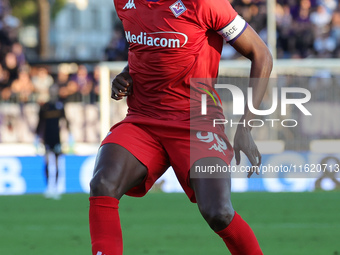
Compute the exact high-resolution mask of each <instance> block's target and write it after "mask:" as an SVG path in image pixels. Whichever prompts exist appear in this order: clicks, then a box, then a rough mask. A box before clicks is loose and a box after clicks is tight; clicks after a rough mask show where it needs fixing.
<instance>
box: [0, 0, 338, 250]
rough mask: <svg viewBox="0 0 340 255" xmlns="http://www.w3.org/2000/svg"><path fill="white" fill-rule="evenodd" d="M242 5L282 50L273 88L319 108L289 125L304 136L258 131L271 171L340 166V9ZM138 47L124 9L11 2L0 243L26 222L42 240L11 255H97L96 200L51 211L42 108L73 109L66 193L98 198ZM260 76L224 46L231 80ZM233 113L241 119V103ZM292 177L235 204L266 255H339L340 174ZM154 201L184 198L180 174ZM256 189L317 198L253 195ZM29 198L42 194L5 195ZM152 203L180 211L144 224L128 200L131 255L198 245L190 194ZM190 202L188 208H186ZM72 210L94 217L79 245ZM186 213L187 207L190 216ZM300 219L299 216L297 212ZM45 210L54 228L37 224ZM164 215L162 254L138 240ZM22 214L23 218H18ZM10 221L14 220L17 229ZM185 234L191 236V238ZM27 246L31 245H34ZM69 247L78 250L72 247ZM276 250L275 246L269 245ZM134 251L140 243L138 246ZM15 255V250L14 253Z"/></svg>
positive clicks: (281, 2) (239, 185)
mask: <svg viewBox="0 0 340 255" xmlns="http://www.w3.org/2000/svg"><path fill="white" fill-rule="evenodd" d="M230 2H231V3H232V5H233V6H234V8H235V9H236V10H237V11H238V12H239V13H240V14H241V15H242V16H243V17H244V19H245V20H246V21H247V22H248V23H249V24H251V25H252V27H253V28H254V29H255V30H256V31H257V32H258V33H259V35H260V36H261V37H262V38H263V40H264V41H266V42H267V44H268V46H269V48H270V49H271V51H272V54H273V56H274V58H275V61H274V70H273V78H272V79H273V80H275V86H279V87H286V86H292V87H297V86H299V87H303V88H306V89H308V90H309V91H311V93H312V100H311V102H310V103H308V109H309V110H310V111H311V112H312V114H313V117H312V118H303V116H301V112H300V111H299V110H298V109H297V108H294V107H291V108H289V109H288V113H287V116H286V117H285V118H286V119H290V118H293V119H298V120H299V125H298V127H296V128H284V129H283V128H280V126H279V125H278V126H276V127H274V128H270V129H266V128H261V129H258V130H256V129H254V131H253V134H254V137H255V139H256V140H257V143H258V146H259V148H260V151H262V152H263V154H264V155H263V163H264V164H272V165H280V164H283V165H285V164H291V163H292V164H296V165H304V164H320V163H323V164H330V165H335V164H340V149H339V148H340V139H339V138H340V121H339V117H338V116H340V102H339V100H338V99H339V98H340V68H339V67H340V59H339V57H340V6H339V3H338V1H337V0H267V1H266V0H230ZM127 48H128V46H127V43H126V41H125V38H124V32H123V30H122V27H121V24H120V22H119V19H118V18H117V16H116V14H115V10H114V6H113V4H112V1H107V0H37V1H33V0H10V1H9V0H0V195H4V196H0V208H1V210H0V211H1V213H2V214H3V215H2V217H1V219H2V220H1V224H0V233H2V234H0V237H1V239H2V240H7V239H4V238H5V236H6V235H5V234H4V233H5V232H7V233H11V234H9V235H8V237H7V238H8V239H10V238H11V237H12V238H15V236H16V235H17V234H16V233H17V232H20V229H21V226H24V225H25V223H24V222H26V221H27V225H26V226H24V227H23V229H22V230H23V232H22V233H24V232H25V231H27V232H25V233H28V232H29V233H36V234H37V237H36V238H34V236H32V237H31V239H30V238H28V237H27V234H22V235H20V234H19V237H23V239H22V241H21V242H20V245H17V247H15V243H13V242H10V241H8V242H7V241H4V242H1V243H3V244H1V245H0V254H7V253H8V254H21V253H22V252H23V253H24V254H36V253H43V252H45V253H46V249H47V248H48V247H51V246H52V245H53V244H54V243H56V242H58V241H60V242H61V244H60V243H59V245H61V246H62V245H63V244H65V247H68V248H72V249H74V250H77V249H78V248H79V247H81V249H80V251H78V250H77V251H76V252H75V254H84V253H87V254H88V253H89V244H88V242H89V237H88V235H87V225H86V224H87V222H86V211H87V202H86V201H85V202H84V201H83V200H84V199H85V200H86V196H87V195H86V194H67V195H65V196H64V197H63V198H62V200H61V201H58V202H57V203H59V204H53V203H52V202H50V201H49V202H47V201H46V200H43V198H42V196H41V194H42V193H43V192H44V191H45V188H46V187H45V181H44V176H43V170H44V166H43V156H42V155H43V154H44V148H43V147H42V145H41V144H39V143H38V142H37V139H36V135H35V129H36V125H37V121H38V110H39V104H41V103H42V102H43V101H44V100H46V94H47V93H48V88H49V87H50V86H56V87H57V88H58V89H59V97H60V100H62V102H63V103H64V104H65V110H66V116H67V118H68V119H69V121H70V129H71V132H68V131H67V129H66V124H65V123H61V125H62V131H61V135H62V142H63V146H62V147H63V151H64V153H65V154H64V156H63V157H61V158H60V162H59V163H60V167H61V173H60V182H59V187H58V188H59V192H61V193H88V192H89V187H88V183H89V180H90V178H91V175H92V170H93V164H94V160H95V154H96V151H97V148H98V146H99V143H100V141H101V139H102V138H103V137H104V136H105V135H106V132H107V131H108V129H109V127H110V126H111V125H112V124H114V123H116V122H117V121H119V120H121V119H122V118H123V117H124V115H125V113H126V105H125V101H120V102H113V101H112V100H110V87H109V84H110V80H111V79H112V78H113V77H114V76H115V75H116V74H117V73H119V72H120V70H121V69H122V68H123V67H124V65H125V64H126V60H127ZM249 68H250V63H249V61H247V60H245V59H243V58H241V57H240V56H239V55H238V54H237V53H236V52H235V51H234V50H233V48H232V47H230V46H229V45H225V46H224V49H223V54H222V60H221V64H220V78H221V79H222V78H224V77H246V76H247V74H248V73H249ZM44 98H45V99H44ZM223 105H226V106H227V109H231V104H230V102H229V103H228V102H226V104H223ZM263 105H264V108H265V106H266V105H267V106H268V105H269V106H270V105H271V97H270V96H267V97H266V98H265V100H264V103H263ZM267 108H268V107H267ZM265 109H266V108H265ZM232 133H233V129H232V128H231V129H228V136H229V137H230V138H231V140H232ZM70 134H71V135H70ZM52 163H53V162H52ZM242 164H245V165H246V164H248V162H246V160H244V161H243V162H242ZM52 167H53V164H52ZM266 177H267V178H266ZM290 177H291V176H288V175H282V174H280V173H277V174H274V175H267V176H266V175H263V176H260V177H256V178H252V179H245V178H236V179H234V180H233V191H234V192H242V193H237V194H235V200H236V201H235V204H236V206H237V208H240V210H242V209H243V211H242V213H243V214H244V215H245V217H246V218H247V219H248V220H249V222H250V224H251V225H252V224H253V227H254V230H255V231H257V232H260V233H262V234H260V236H259V238H260V240H262V243H263V244H264V247H265V248H264V251H266V252H265V254H339V252H340V248H339V245H338V244H337V245H333V243H335V242H336V240H339V237H340V236H339V234H338V233H337V232H336V230H337V229H339V224H340V223H339V219H338V218H337V217H336V212H337V211H338V209H339V208H337V207H336V204H338V201H339V193H338V192H334V191H336V190H338V189H340V176H339V173H335V172H329V173H327V174H326V175H322V174H317V175H313V176H312V177H311V176H309V178H290ZM319 190H320V192H319ZM153 191H154V192H160V191H162V192H169V193H173V192H181V189H180V187H179V185H178V184H177V182H176V179H175V177H174V175H173V174H172V172H171V171H169V172H168V173H166V174H165V175H164V176H163V177H162V178H161V179H160V180H159V181H158V183H157V185H156V186H155V187H154V189H153ZM254 191H266V192H311V193H300V194H296V193H282V194H277V193H275V194H271V193H270V194H269V193H268V194H267V193H252V192H254ZM23 194H30V195H25V196H22V197H21V196H19V197H8V196H5V195H23ZM31 194H36V195H31ZM150 195H151V196H150V198H145V199H144V198H143V200H142V201H146V202H149V203H150V204H151V205H152V204H153V203H156V204H157V205H159V208H162V209H164V208H165V207H166V208H168V211H169V212H171V213H169V214H167V215H165V214H164V212H163V210H162V211H160V212H158V211H157V208H154V210H155V214H151V215H142V216H141V218H138V217H137V216H136V215H135V214H132V213H130V214H129V212H131V211H133V212H135V208H134V207H135V206H137V207H138V209H140V210H141V211H142V210H143V209H142V208H143V206H142V205H139V202H137V201H136V200H134V199H130V198H126V206H125V207H124V206H123V205H122V206H123V209H122V210H124V212H125V213H126V216H125V218H124V216H122V217H123V220H125V222H124V223H125V224H127V230H126V231H127V235H131V240H133V241H128V240H127V242H128V245H127V246H128V248H127V251H128V254H173V253H175V251H173V250H171V247H172V246H173V247H175V246H176V245H182V246H188V247H190V248H191V245H189V244H192V245H193V246H195V240H191V239H192V238H193V237H192V236H191V235H190V233H191V231H190V230H189V229H190V227H191V223H192V220H191V219H189V218H186V219H185V220H183V219H180V217H182V215H184V214H189V215H193V218H195V217H196V218H199V216H198V215H197V212H196V210H195V209H193V208H194V207H193V206H191V205H186V204H187V203H186V202H187V201H185V198H183V196H182V195H183V194H169V195H167V196H165V197H162V198H161V199H160V198H158V197H157V196H158V195H157V194H150ZM182 200H184V201H185V202H183V203H182ZM237 200H239V202H238V201H237ZM314 200H315V201H314ZM178 201H179V202H178ZM256 201H258V203H256ZM177 202H178V203H179V205H178V208H179V209H178V211H176V210H171V208H172V206H169V204H170V205H173V206H175V207H177V204H176V203H177ZM275 202H279V203H280V205H277V208H275V206H273V204H276V203H275ZM246 204H247V207H246ZM248 204H249V205H248ZM72 205H73V208H74V205H79V208H78V209H74V211H72V212H71V213H70V214H72V213H74V214H76V215H78V214H79V215H82V216H81V217H83V218H81V219H79V227H80V228H79V229H78V231H81V232H82V233H81V234H79V233H78V232H77V229H76V228H77V226H74V229H73V230H72V231H71V232H70V235H67V237H66V236H65V237H61V236H62V235H63V233H64V232H65V231H69V228H68V227H66V225H62V226H59V227H58V225H59V224H61V222H62V221H64V220H66V219H68V220H69V221H70V222H72V221H75V219H74V218H72V215H69V213H68V210H69V207H70V206H72ZM285 205H286V206H285ZM59 206H60V207H59ZM180 206H183V211H181V208H182V207H180ZM248 206H249V208H250V209H249V208H248ZM278 208H279V209H278ZM138 209H136V210H137V211H138ZM294 210H296V211H295V212H296V214H293V213H292V211H294ZM15 212H16V213H15ZM17 212H22V213H24V214H25V216H24V217H22V215H21V214H18V213H17ZM25 212H27V214H26V213H25ZM37 212H39V216H41V217H42V218H40V217H37V218H35V217H36V216H35V214H36V213H37ZM84 212H85V214H84ZM156 212H157V213H156ZM181 213H182V214H181ZM157 214H160V215H165V216H166V217H168V218H169V219H170V220H169V222H172V223H171V224H168V225H166V226H164V228H163V230H162V231H165V233H164V236H162V237H161V238H160V239H161V240H163V241H160V245H161V246H162V247H163V246H164V247H163V248H155V247H153V248H150V247H148V246H147V245H145V244H143V242H144V241H145V242H148V241H149V240H152V238H151V237H153V236H152V235H151V237H150V239H141V240H138V238H136V237H134V231H137V232H139V233H142V232H143V229H142V228H140V229H134V226H133V225H138V224H139V223H140V222H141V221H143V222H144V221H146V222H149V223H150V224H151V223H152V222H155V223H158V222H162V224H164V221H163V220H164V219H163V220H161V219H158V218H157V217H158V216H157ZM11 215H12V216H13V218H11V217H9V216H11ZM254 215H255V216H254ZM269 215H270V216H269ZM50 216H51V217H56V219H58V220H59V221H58V220H56V221H55V222H54V223H53V224H54V225H51V226H50V225H49V223H47V222H48V218H49V217H50ZM70 217H71V218H70ZM129 217H130V218H129ZM135 217H137V218H135ZM19 218H20V220H19ZM44 218H46V219H44ZM5 219H8V221H7V224H5V222H6V221H5ZM155 219H156V220H155ZM252 220H253V221H252ZM37 221H38V222H40V223H41V224H40V225H39V224H38V223H37ZM188 221H189V222H190V224H187V225H186V226H187V228H186V229H184V228H183V226H182V227H181V224H182V223H183V222H188ZM197 221H199V220H197ZM266 221H267V222H266ZM129 222H131V223H129ZM51 224H52V223H51ZM70 224H71V223H70ZM159 224H160V223H159ZM192 224H193V225H194V224H196V223H192ZM197 224H202V225H198V226H196V225H195V226H196V227H197V229H195V227H194V229H193V231H195V233H200V232H204V233H206V232H209V231H207V227H206V226H205V225H204V223H202V222H199V223H197ZM172 225H176V226H178V229H171V226H172ZM71 226H72V224H71ZM85 229H86V230H85ZM50 230H52V231H53V232H55V233H58V231H59V232H60V235H59V236H53V235H51V234H50ZM201 230H202V231H201ZM73 231H74V232H73ZM150 231H151V232H152V231H155V232H156V233H159V231H160V229H157V228H151V230H150ZM167 231H169V234H167V233H168V232H167ZM171 231H172V232H171ZM176 231H177V232H176ZM178 231H183V235H180V234H179V233H182V232H178ZM268 232H270V233H273V235H270V234H268ZM41 233H46V237H49V239H52V240H54V242H50V241H48V240H45V242H46V245H45V246H41V245H40V244H37V243H35V244H32V242H33V243H34V242H37V241H33V240H37V239H39V238H40V237H41ZM48 233H49V234H48ZM71 233H73V234H71ZM84 233H86V234H84ZM204 233H202V235H201V236H196V235H195V237H196V238H197V240H201V239H202V241H201V243H204V240H209V241H210V240H213V239H214V238H213V237H210V236H204ZM265 233H266V234H265ZM191 234H192V233H191ZM26 237H27V238H28V239H27V241H25V240H24V238H26ZM156 237H157V235H156ZM156 237H155V238H156ZM66 238H68V240H69V241H65V240H66ZM162 238H163V239H162ZM176 238H177V239H176ZM200 238H201V239H200ZM336 238H337V239H336ZM46 239H47V238H46ZM70 240H71V241H70ZM171 240H174V242H173V243H172V242H171ZM183 240H186V241H183ZM266 240H268V243H273V244H271V245H269V244H268V243H267V242H266ZM49 242H50V243H49ZM134 242H135V243H137V244H136V245H135V246H136V248H134V247H135V246H134V245H133V243H134ZM150 242H151V241H150ZM161 242H163V243H164V244H161ZM212 242H213V241H212ZM171 243H172V244H171ZM207 243H208V242H207ZM286 243H289V247H286V248H283V247H284V246H285V245H286ZM321 243H322V245H321ZM5 244H7V245H5ZM216 245H218V246H217V247H221V246H220V244H217V243H213V245H208V244H207V249H206V250H201V247H199V248H198V249H197V247H196V250H195V251H193V250H192V249H191V250H185V249H186V248H183V249H184V250H183V252H182V253H180V252H176V253H177V254H207V253H215V254H222V252H223V249H220V248H216ZM40 246H41V247H40ZM196 246H197V245H196ZM306 246H309V248H306ZM20 247H21V248H20ZM39 247H40V248H39ZM84 247H85V248H86V249H85V248H84ZM13 249H14V252H11V251H13ZM39 249H40V250H39ZM60 249H61V247H59V248H58V249H56V253H55V254H61V253H64V254H67V253H69V252H68V251H65V252H62V251H61V250H60ZM278 249H280V250H278ZM39 251H40V252H39ZM29 252H32V253H29ZM218 252H220V253H218ZM49 254H54V253H49Z"/></svg>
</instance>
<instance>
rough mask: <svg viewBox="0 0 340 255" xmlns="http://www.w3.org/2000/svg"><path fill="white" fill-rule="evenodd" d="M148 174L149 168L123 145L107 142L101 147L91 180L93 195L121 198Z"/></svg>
mask: <svg viewBox="0 0 340 255" xmlns="http://www.w3.org/2000/svg"><path fill="white" fill-rule="evenodd" d="M146 175H147V168H146V167H145V166H144V165H143V164H142V163H141V162H140V161H139V160H138V159H137V158H136V157H135V156H134V155H133V154H131V153H130V152H129V151H128V150H127V149H125V148H124V147H123V146H121V145H118V144H114V143H107V144H104V145H102V146H101V147H100V149H99V151H98V154H97V158H96V163H95V167H94V173H93V178H92V180H91V195H92V196H113V197H115V198H117V199H120V198H121V196H122V195H123V194H125V193H126V192H127V191H128V190H130V189H131V188H133V187H135V186H137V185H138V184H139V183H141V182H142V181H143V179H144V178H145V176H146Z"/></svg>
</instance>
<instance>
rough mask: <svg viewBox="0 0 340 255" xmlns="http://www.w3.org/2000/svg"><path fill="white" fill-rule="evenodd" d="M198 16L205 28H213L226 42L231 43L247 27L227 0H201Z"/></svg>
mask: <svg viewBox="0 0 340 255" xmlns="http://www.w3.org/2000/svg"><path fill="white" fill-rule="evenodd" d="M198 16H199V18H200V19H201V22H202V23H203V24H204V26H205V27H206V28H207V29H212V30H215V31H216V32H217V33H218V34H220V35H221V36H222V37H223V38H224V39H225V40H226V41H227V42H228V43H233V42H234V41H235V40H236V39H237V38H238V37H239V36H240V35H241V34H242V33H243V31H244V30H245V28H246V27H247V22H246V21H245V20H244V19H243V18H242V17H241V16H240V15H238V14H237V12H236V11H235V10H234V8H233V7H232V6H231V4H230V3H229V1H228V0H203V1H202V4H201V5H200V7H199V12H198Z"/></svg>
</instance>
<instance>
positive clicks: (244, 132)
mask: <svg viewBox="0 0 340 255" xmlns="http://www.w3.org/2000/svg"><path fill="white" fill-rule="evenodd" d="M232 46H233V47H234V48H235V49H236V50H237V51H238V52H239V53H240V54H242V55H243V56H245V57H246V58H248V59H249V60H250V61H251V70H250V78H251V79H250V83H249V87H252V88H253V105H254V107H255V109H259V106H260V104H261V101H262V98H263V96H264V94H265V92H266V89H267V85H268V80H269V76H270V73H271V70H272V66H273V59H272V56H271V53H270V52H269V49H268V48H267V46H266V45H265V43H264V42H263V41H262V39H261V38H260V37H259V36H258V34H257V33H256V32H255V31H254V30H253V29H252V28H251V27H250V26H249V25H248V27H247V28H246V30H245V31H244V32H243V33H242V35H241V36H240V37H239V38H238V39H237V40H236V41H235V42H234V43H233V44H232ZM252 78H257V79H252ZM244 112H245V114H244V115H243V116H242V118H241V120H240V122H243V121H245V122H246V123H248V120H250V119H252V118H253V117H254V114H253V113H251V112H250V111H249V109H248V106H247V105H246V106H245V111H244ZM250 131H251V127H249V126H247V125H246V127H243V125H238V127H237V130H236V133H235V137H234V151H235V159H236V164H237V165H239V164H240V159H241V156H240V151H243V152H244V154H245V155H246V156H247V157H248V159H249V161H250V163H251V164H252V166H257V167H255V168H252V169H251V170H250V172H249V173H248V178H249V177H250V176H251V175H252V174H253V173H254V172H256V174H259V170H258V167H259V166H260V165H261V154H260V152H259V150H258V149H257V146H256V144H255V142H254V140H253V138H252V136H251V133H250Z"/></svg>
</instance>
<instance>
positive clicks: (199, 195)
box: [190, 158, 233, 212]
mask: <svg viewBox="0 0 340 255" xmlns="http://www.w3.org/2000/svg"><path fill="white" fill-rule="evenodd" d="M216 165H219V166H221V167H223V166H227V163H226V162H224V161H223V160H222V159H220V158H202V159H199V160H197V161H196V162H195V163H194V164H193V166H192V168H191V171H194V169H195V167H196V166H199V167H205V166H207V167H208V166H216ZM190 185H191V187H192V189H193V190H194V192H195V196H196V201H197V204H198V206H199V208H200V209H202V210H215V211H216V210H217V211H218V210H224V211H225V210H227V211H228V212H230V211H233V209H232V204H231V199H230V195H231V178H230V172H225V173H223V174H222V175H216V176H214V175H210V176H209V177H207V175H205V174H204V175H202V176H200V175H195V178H193V177H191V178H190Z"/></svg>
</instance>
